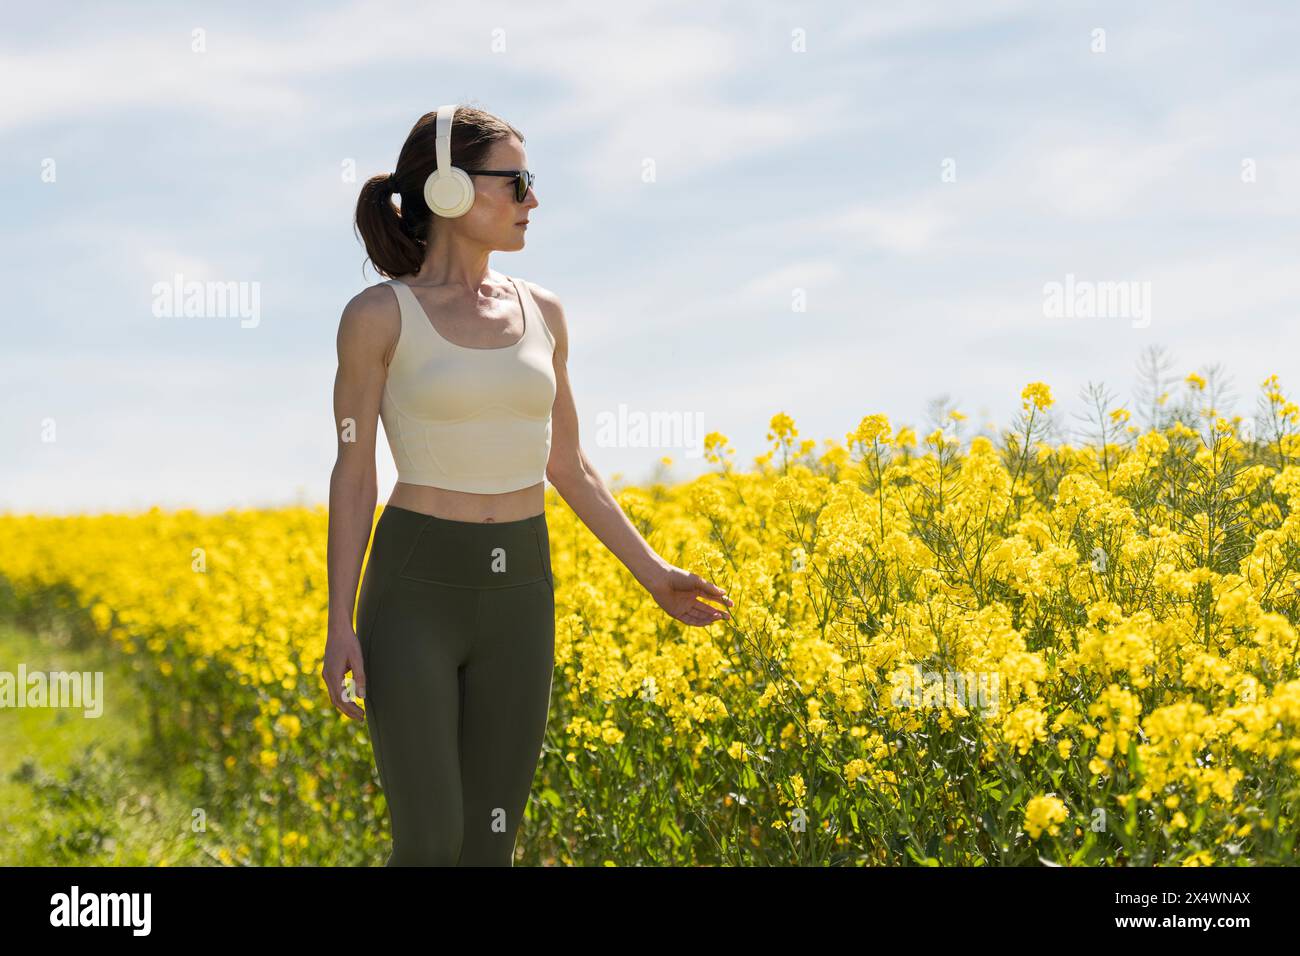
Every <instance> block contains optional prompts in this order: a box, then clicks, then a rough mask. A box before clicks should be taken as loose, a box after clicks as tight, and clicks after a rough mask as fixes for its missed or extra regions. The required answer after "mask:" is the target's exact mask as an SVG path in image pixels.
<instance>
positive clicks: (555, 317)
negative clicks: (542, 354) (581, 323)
mask: <svg viewBox="0 0 1300 956" xmlns="http://www.w3.org/2000/svg"><path fill="white" fill-rule="evenodd" d="M524 282H526V283H528V291H529V292H531V293H532V294H533V298H534V299H536V300H537V307H538V308H539V309H541V310H542V318H543V319H545V320H546V324H547V326H548V327H549V328H550V330H551V335H553V336H554V337H555V345H556V348H557V349H567V347H568V343H569V326H568V322H567V321H566V320H565V317H564V305H563V303H561V302H560V297H559V296H558V295H556V294H555V293H554V292H552V291H551V290H550V289H548V288H546V287H545V286H541V285H538V284H537V283H536V282H532V281H530V280H528V279H525V280H524Z"/></svg>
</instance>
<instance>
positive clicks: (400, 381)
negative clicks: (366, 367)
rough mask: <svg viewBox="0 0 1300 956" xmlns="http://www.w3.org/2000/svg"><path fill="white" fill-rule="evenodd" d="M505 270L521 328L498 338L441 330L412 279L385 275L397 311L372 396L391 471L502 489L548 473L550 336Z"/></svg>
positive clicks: (441, 483) (423, 481) (522, 287)
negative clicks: (490, 341)
mask: <svg viewBox="0 0 1300 956" xmlns="http://www.w3.org/2000/svg"><path fill="white" fill-rule="evenodd" d="M506 278H508V279H510V283H511V285H513V286H514V289H515V294H516V295H517V296H518V297H519V302H520V306H521V308H522V309H523V316H524V334H523V335H522V336H521V337H520V338H519V339H518V340H517V341H516V342H515V343H514V344H513V345H506V346H501V347H499V348H474V347H470V346H465V345H457V344H456V343H454V342H452V341H450V340H449V339H446V338H444V337H443V335H442V333H441V332H439V331H438V330H437V329H436V328H435V327H434V325H433V323H432V322H431V321H429V316H428V314H427V313H426V312H425V311H424V307H423V306H421V305H420V302H419V300H418V299H417V298H416V297H415V293H414V292H412V291H411V288H410V286H408V285H407V284H406V283H404V282H402V281H401V280H400V279H389V280H388V281H387V282H386V283H384V284H385V285H388V286H391V287H392V289H393V292H394V293H395V294H396V296H397V304H398V307H399V308H400V309H401V313H402V330H401V335H400V337H399V338H398V340H397V348H396V350H395V351H394V353H393V357H392V360H391V361H390V362H389V365H388V379H387V381H386V382H385V383H384V394H383V397H382V399H381V402H380V406H379V417H380V420H381V421H382V422H383V423H384V433H385V434H386V435H387V436H388V445H389V447H390V448H391V449H392V452H393V462H394V464H396V466H397V480H398V481H403V482H408V483H410V484H414V485H433V486H435V487H438V488H448V489H451V490H453V491H471V492H477V493H479V494H501V493H504V492H507V491H517V490H519V489H520V488H527V487H529V486H530V485H535V484H537V483H538V482H539V481H541V480H542V479H543V478H545V477H546V463H547V461H548V460H549V458H550V453H551V406H552V405H553V404H554V402H555V367H554V365H553V364H552V357H553V355H554V353H555V338H554V336H552V335H551V330H550V329H549V328H548V327H547V325H546V320H545V319H544V318H543V317H542V313H541V310H540V309H539V308H538V307H537V302H536V300H534V299H533V295H532V293H531V292H530V291H529V289H528V283H527V282H525V281H523V280H519V279H515V278H514V277H513V276H507V277H506Z"/></svg>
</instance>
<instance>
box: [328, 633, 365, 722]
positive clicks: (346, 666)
mask: <svg viewBox="0 0 1300 956" xmlns="http://www.w3.org/2000/svg"><path fill="white" fill-rule="evenodd" d="M349 672H350V673H351V674H352V682H353V683H354V684H355V685H356V694H357V697H360V698H362V699H363V700H364V699H365V696H366V669H365V664H364V663H363V662H362V660H361V642H360V641H358V640H357V635H356V632H355V631H353V629H352V625H351V623H350V622H349V623H347V624H343V625H340V626H338V627H331V628H330V630H329V633H328V635H327V636H326V638H325V661H324V663H323V664H322V665H321V677H322V678H324V680H325V686H326V687H327V688H328V689H329V692H330V700H331V701H332V702H333V703H334V706H335V707H337V708H338V709H339V710H340V711H342V712H343V713H344V714H346V715H347V716H349V717H351V718H352V719H353V720H362V721H364V720H365V719H366V712H365V711H364V710H362V709H361V708H360V707H358V706H357V704H356V701H355V700H353V699H352V698H351V697H349V696H348V693H347V687H346V685H345V684H344V683H343V678H344V675H346V674H348V673H349Z"/></svg>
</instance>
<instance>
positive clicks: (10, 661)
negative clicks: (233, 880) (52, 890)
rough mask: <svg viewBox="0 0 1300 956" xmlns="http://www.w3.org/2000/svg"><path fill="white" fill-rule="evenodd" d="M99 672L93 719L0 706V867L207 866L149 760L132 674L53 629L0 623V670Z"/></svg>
mask: <svg viewBox="0 0 1300 956" xmlns="http://www.w3.org/2000/svg"><path fill="white" fill-rule="evenodd" d="M20 663H21V664H25V665H26V668H27V672H28V673H31V672H33V671H91V672H95V671H102V672H103V675H104V678H103V703H102V708H103V709H102V713H101V714H100V716H98V717H93V718H91V717H86V716H85V714H84V711H83V710H82V709H79V708H68V707H13V708H11V707H3V708H0V865H2V866H159V865H167V866H206V865H213V864H215V863H216V862H217V860H216V857H215V853H216V851H217V849H218V847H217V846H216V845H214V844H213V841H212V835H211V834H207V833H195V832H192V830H191V812H192V809H193V807H192V804H191V803H190V802H189V801H188V800H187V799H186V797H185V795H184V794H182V793H176V792H173V791H172V789H171V788H170V787H169V786H168V785H167V782H166V781H165V780H162V779H160V775H159V774H158V772H157V771H156V770H151V769H150V764H149V762H148V760H147V758H148V746H149V742H148V724H147V721H146V716H145V710H144V707H143V704H142V702H141V700H140V698H139V697H138V696H137V695H136V694H135V688H134V680H133V677H132V675H131V672H130V669H129V668H127V667H126V666H125V665H124V664H123V663H122V661H121V659H120V658H117V657H115V656H114V655H113V654H111V653H110V652H108V651H106V650H105V649H103V648H101V647H89V648H78V647H76V646H74V644H73V642H72V641H71V640H70V639H69V637H68V635H67V634H66V633H62V634H61V633H60V632H59V631H58V630H57V629H54V630H49V631H43V632H42V633H40V634H35V633H32V632H30V631H27V630H23V629H21V628H19V627H17V626H15V625H14V624H13V623H12V622H10V621H5V620H0V671H8V672H9V673H11V674H13V675H14V676H15V678H16V677H17V673H18V667H19V664H20Z"/></svg>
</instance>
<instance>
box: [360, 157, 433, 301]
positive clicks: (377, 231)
mask: <svg viewBox="0 0 1300 956" xmlns="http://www.w3.org/2000/svg"><path fill="white" fill-rule="evenodd" d="M393 179H394V177H393V174H392V173H382V174H380V175H378V176H372V177H371V178H370V179H368V180H366V183H365V185H364V186H362V187H361V196H360V197H359V198H358V199H357V218H356V228H357V232H358V233H359V234H360V236H361V241H362V242H363V243H365V246H366V255H367V256H368V257H369V258H370V261H371V262H372V263H374V266H375V269H376V270H378V271H379V272H380V273H381V274H382V275H385V276H388V277H389V278H390V279H391V278H396V277H397V276H404V275H410V274H411V273H412V272H419V271H420V264H421V263H422V262H423V261H424V238H423V236H421V235H419V234H415V235H412V230H411V222H410V221H409V220H408V218H407V217H406V216H403V215H402V214H401V212H400V211H399V210H398V208H397V207H396V206H395V205H394V204H393V197H392V193H393V186H394V185H395V184H394V182H393ZM403 205H405V203H403ZM426 224H427V223H426Z"/></svg>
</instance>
